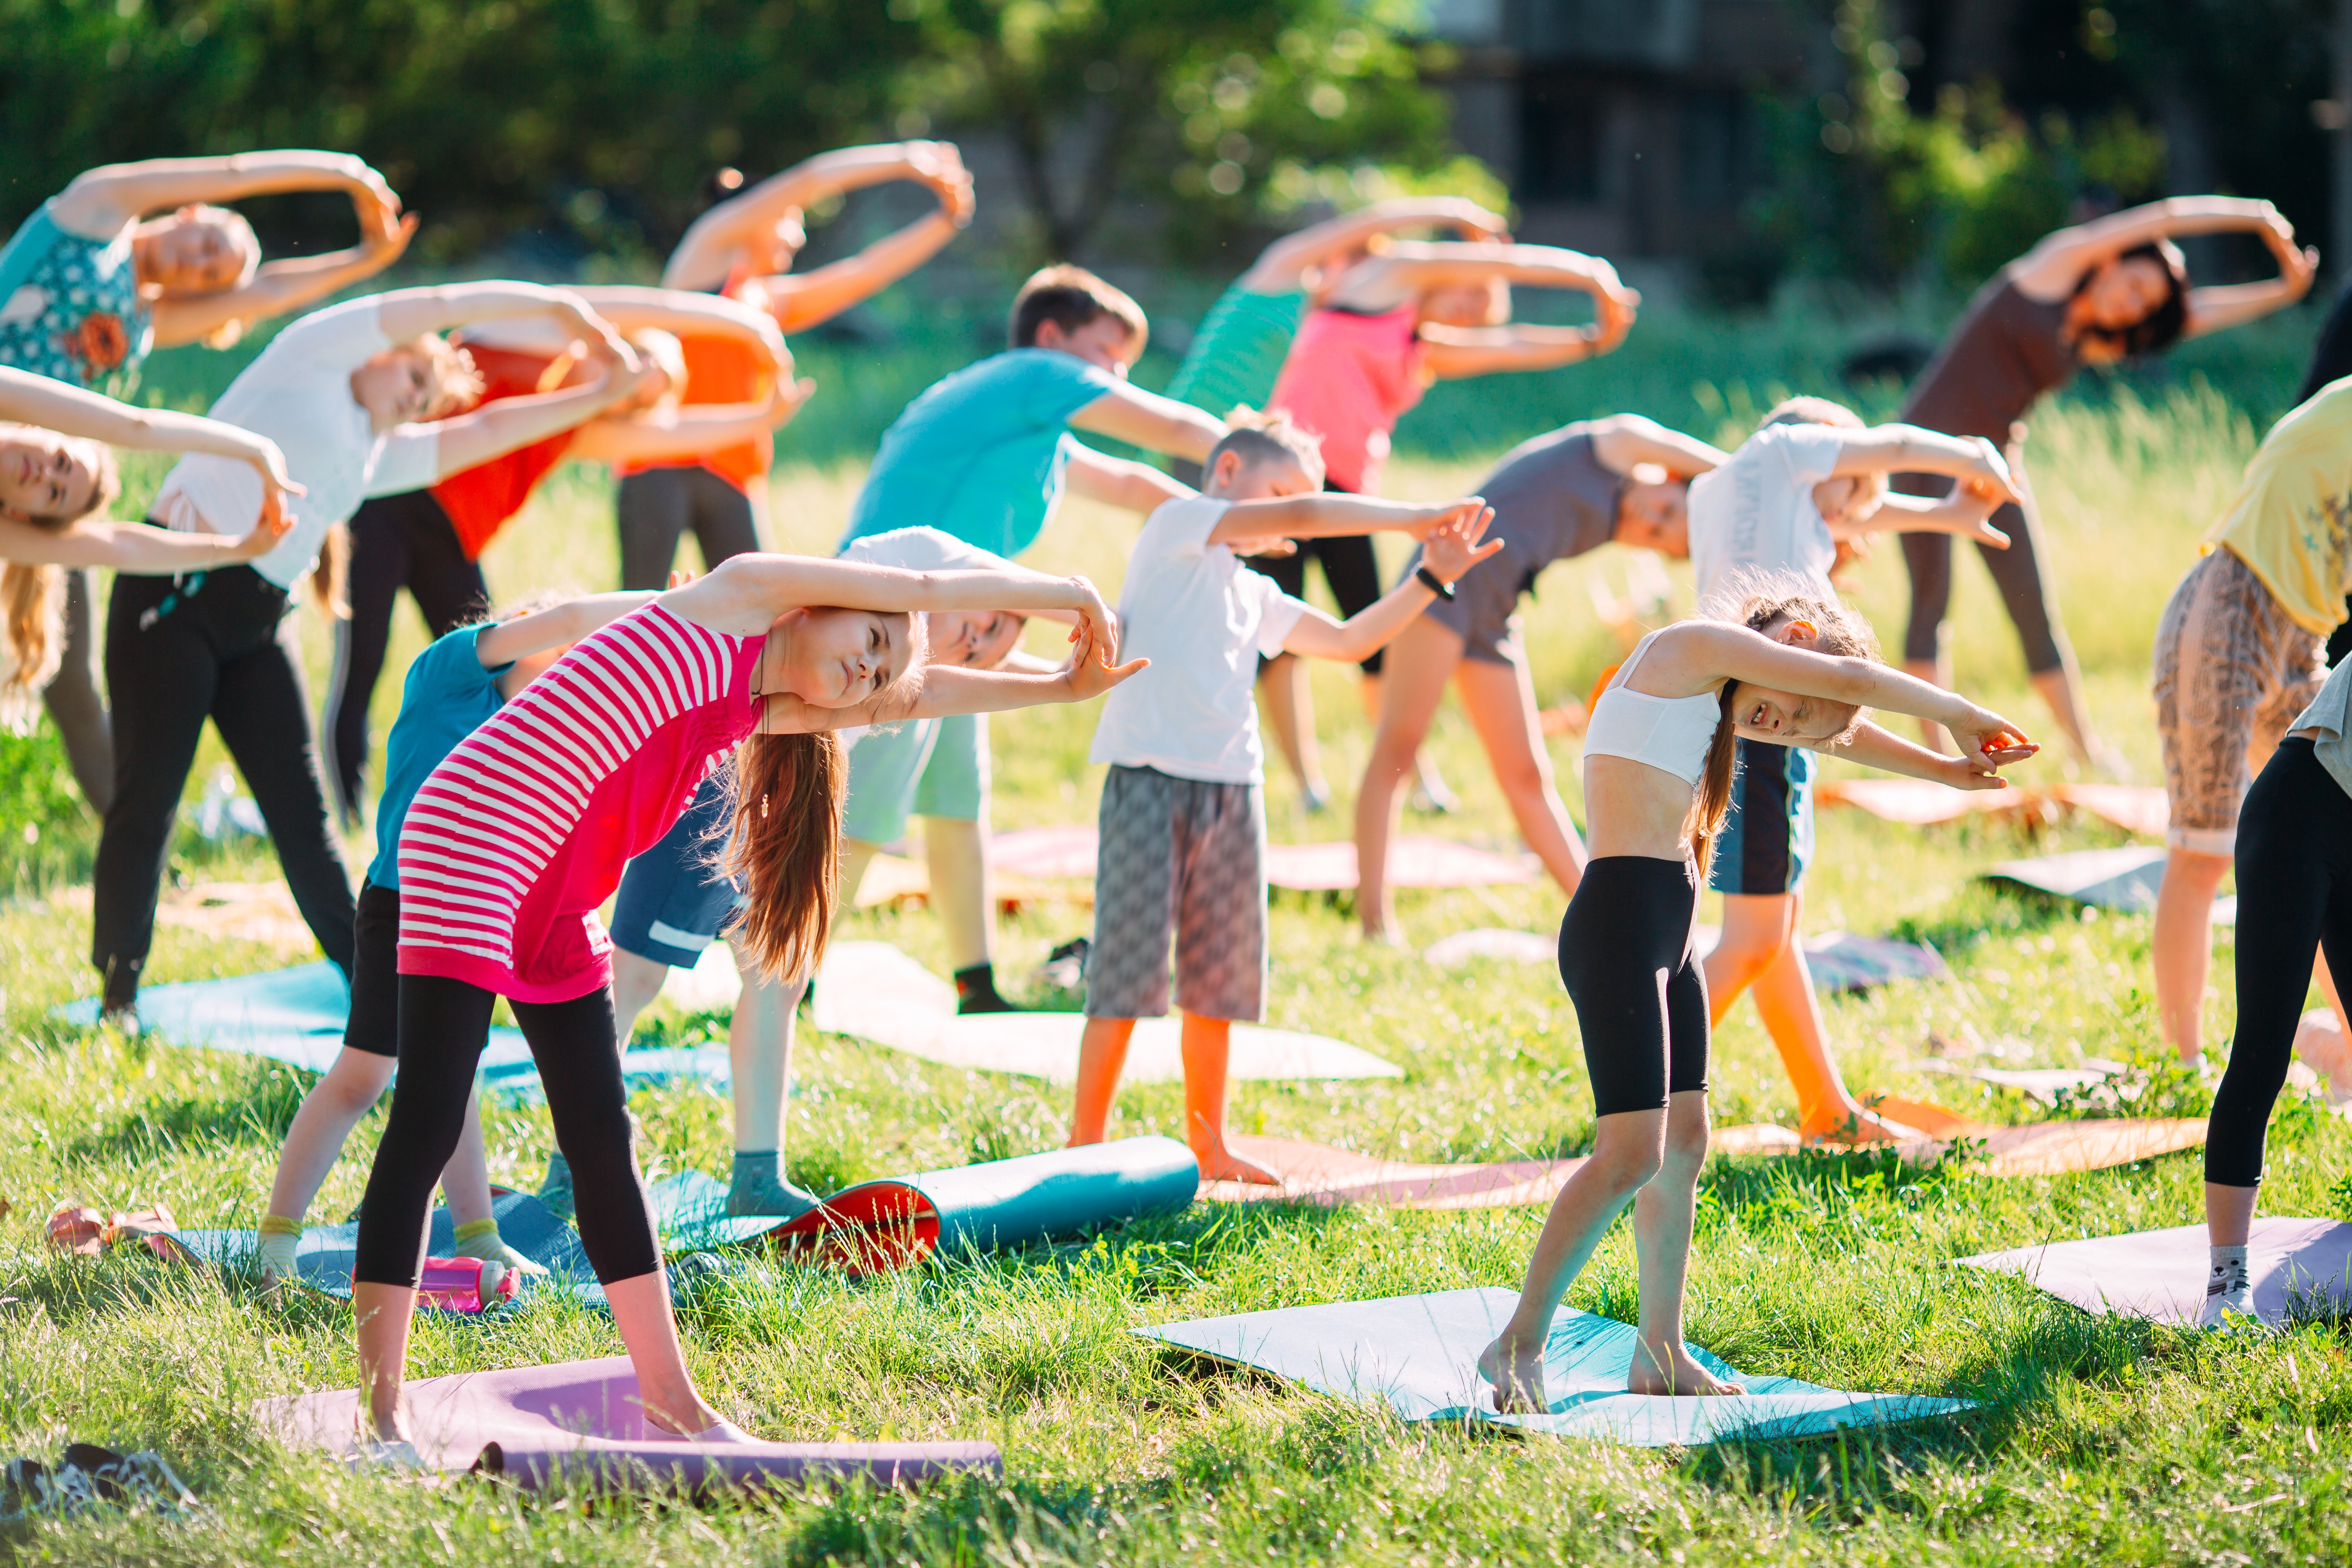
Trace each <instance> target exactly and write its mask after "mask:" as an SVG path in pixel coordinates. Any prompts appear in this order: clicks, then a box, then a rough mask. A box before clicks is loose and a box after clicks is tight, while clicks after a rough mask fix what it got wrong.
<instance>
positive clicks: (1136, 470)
mask: <svg viewBox="0 0 2352 1568" xmlns="http://www.w3.org/2000/svg"><path fill="white" fill-rule="evenodd" d="M1063 478H1064V479H1066V481H1067V482H1068V484H1069V487H1070V489H1072V490H1074V491H1076V493H1077V494H1079V495H1082V496H1084V497H1086V498H1087V500H1098V501H1100V502H1102V503H1103V504H1104V505H1105V506H1115V507H1120V508H1123V509H1124V510H1128V511H1139V512H1143V513H1145V514H1146V515H1149V514H1150V512H1151V511H1152V510H1155V509H1156V508H1158V507H1160V506H1162V505H1164V504H1166V503H1167V502H1169V501H1171V500H1183V499H1184V498H1186V497H1187V496H1190V495H1193V494H1196V493H1198V492H1196V491H1195V490H1194V489H1192V486H1190V485H1187V484H1181V483H1180V482H1178V481H1177V480H1175V479H1171V478H1169V477H1168V476H1167V475H1166V474H1163V473H1161V472H1160V470H1159V469H1158V468H1152V467H1150V465H1148V464H1144V463H1137V462H1130V461H1129V460H1128V459H1127V458H1113V457H1109V456H1108V455H1106V454H1104V453H1101V452H1097V451H1096V450H1095V449H1094V448H1093V447H1088V446H1086V445H1084V444H1083V443H1080V444H1078V449H1077V450H1076V451H1075V452H1073V453H1071V454H1070V462H1069V467H1068V468H1066V469H1064V470H1063Z"/></svg>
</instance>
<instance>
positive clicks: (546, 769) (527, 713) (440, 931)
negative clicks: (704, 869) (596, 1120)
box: [400, 603, 766, 1002]
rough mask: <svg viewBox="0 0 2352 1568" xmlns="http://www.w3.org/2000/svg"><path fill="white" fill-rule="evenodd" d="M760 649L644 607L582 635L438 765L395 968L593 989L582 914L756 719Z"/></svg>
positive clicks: (409, 848)
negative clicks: (754, 684) (754, 678)
mask: <svg viewBox="0 0 2352 1568" xmlns="http://www.w3.org/2000/svg"><path fill="white" fill-rule="evenodd" d="M765 642H766V639H765V638H764V637H728V636H725V635H723V634H721V633H719V632H714V631H710V630H708V629H706V628H705V627H702V626H696V625H695V624H694V623H693V622H691V621H688V620H685V619H682V618H681V617H679V616H676V615H674V614H672V613H671V612H670V611H668V610H666V609H664V608H663V607H662V606H661V605H659V604H657V603H656V604H652V605H646V607H645V608H644V609H642V610H637V611H635V612H634V613H632V614H630V615H627V616H622V617H621V618H620V619H619V620H617V621H614V622H613V623H612V624H611V625H609V626H605V627H604V628H603V629H601V630H599V631H596V632H594V633H593V634H591V635H590V636H589V637H585V638H583V640H582V641H581V642H580V643H579V644H577V645H576V646H575V647H572V651H570V652H569V653H567V654H565V655H564V656H563V657H562V658H561V659H558V660H557V661H556V662H555V664H554V666H553V667H552V668H550V669H549V670H548V671H547V673H546V674H544V675H542V676H541V677H540V678H539V679H536V680H534V681H532V682H531V683H530V685H529V686H527V687H525V688H524V689H523V690H522V693H521V695H520V696H518V697H517V698H516V699H515V700H513V701H511V702H509V703H508V704H507V705H506V706H505V707H503V708H501V709H499V711H498V712H497V713H496V714H495V715H494V716H493V717H492V718H491V719H490V720H489V721H488V722H487V723H485V724H483V725H482V727H481V728H480V729H478V730H476V731H474V732H473V733H472V734H471V735H469V736H467V738H466V739H465V741H464V742H461V743H460V744H459V745H458V746H457V750H455V751H453V752H450V753H449V754H448V756H446V758H444V759H442V762H441V765H440V766H439V767H436V768H435V769H434V770H433V773H432V776H431V777H429V778H427V779H426V780H425V784H424V787H422V788H421V789H419V790H418V791H417V792H416V799H415V804H414V805H411V806H410V807H409V809H408V820H407V822H406V823H405V824H404V825H403V826H402V828H401V833H400V973H403V974H438V975H445V976H447V977H448V978H450V979H453V980H463V981H466V982H467V983H468V984H474V985H478V986H481V987H482V988H483V989H484V990H486V991H494V992H496V993H498V994H500V995H503V996H508V997H511V998H513V999H514V1000H516V1001H519V1002H568V1001H571V1000H572V999H573V998H574V997H578V996H584V995H587V994H589V993H590V992H593V991H595V990H597V989H598V988H599V987H601V986H603V985H604V984H608V983H609V982H610V981H611V979H612V972H613V965H612V942H611V941H610V940H609V939H608V938H607V937H606V936H605V934H604V923H603V922H602V921H599V920H598V919H597V916H596V911H597V910H598V909H599V908H600V907H602V905H603V904H604V900H607V899H609V898H611V897H612V895H613V890H614V889H615V888H617V887H619V886H620V882H621V872H622V869H623V868H625V866H626V865H627V864H628V862H629V859H630V858H631V857H632V856H635V855H637V854H640V853H642V852H643V851H645V850H646V849H649V848H651V847H653V846H654V844H655V843H656V842H657V841H658V840H659V839H660V838H661V837H662V835H663V834H665V833H667V832H668V831H669V829H670V827H671V826H672V825H673V824H675V823H676V822H677V819H678V817H679V816H682V815H683V814H684V813H685V811H686V808H687V806H688V804H689V803H690V802H691V801H692V800H693V798H694V792H695V789H696V788H697V786H698V785H699V784H701V783H702V781H703V780H704V779H706V778H708V777H709V776H710V774H711V773H713V772H715V771H716V770H717V769H718V768H719V765H720V764H721V763H723V762H724V761H725V760H726V756H727V753H728V752H729V750H730V748H732V747H733V746H734V744H735V743H736V742H738V741H740V740H741V739H742V738H743V737H744V736H746V735H748V734H750V733H751V731H752V729H753V727H754V726H755V725H756V724H757V722H758V719H759V712H760V704H759V701H758V700H757V699H755V698H753V697H752V696H751V671H752V668H753V667H754V666H755V665H756V664H757V663H758V661H759V658H760V650H761V647H763V646H764V645H765Z"/></svg>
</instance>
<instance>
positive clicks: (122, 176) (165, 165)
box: [52, 147, 400, 238]
mask: <svg viewBox="0 0 2352 1568" xmlns="http://www.w3.org/2000/svg"><path fill="white" fill-rule="evenodd" d="M336 190H340V191H348V192H350V193H351V195H352V201H353V202H354V203H355V204H361V205H362V211H363V212H364V210H365V208H366V207H367V206H371V205H372V206H376V207H382V208H383V209H385V210H388V211H390V212H391V213H393V214H394V215H397V214H398V213H399V211H400V198H399V197H398V196H396V195H394V194H393V190H392V187H391V186H390V185H388V184H384V179H383V175H382V174H377V173H376V172H375V171H374V170H373V169H372V168H370V167H368V165H367V164H366V163H362V162H361V161H360V160H359V159H357V158H354V157H352V156H350V155H349V154H348V153H320V152H314V151H311V150H310V149H308V148H299V147H297V148H281V149H278V150H276V151H271V152H262V153H231V154H229V155H228V156H227V157H225V158H144V159H142V160H140V161H139V162H137V163H108V164H104V165H102V166H100V167H99V168H95V169H86V170H84V171H83V172H82V173H81V174H78V175H76V176H75V177H74V181H73V183H72V184H69V185H68V186H67V187H66V188H65V189H64V190H63V191H62V192H60V193H59V194H58V198H57V205H56V206H55V207H54V208H53V209H52V212H53V215H54V216H55V217H56V218H57V220H58V223H59V224H60V225H62V226H65V227H66V228H68V229H70V230H72V231H73V232H74V233H76V234H82V235H88V236H89V237H92V238H98V237H103V236H110V235H113V234H116V233H118V232H120V231H121V228H122V226H123V225H125V224H128V223H131V222H135V221H136V220H137V219H138V218H139V217H140V216H142V215H144V214H147V213H151V212H160V211H162V210H163V209H164V208H166V207H180V206H188V205H194V204H197V203H202V202H233V201H237V200H239V199H241V198H243V197H246V196H265V195H276V194H278V193H280V192H285V191H336ZM364 226H365V224H364V223H362V227H364Z"/></svg>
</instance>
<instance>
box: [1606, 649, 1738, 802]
mask: <svg viewBox="0 0 2352 1568" xmlns="http://www.w3.org/2000/svg"><path fill="white" fill-rule="evenodd" d="M1657 635H1658V634H1657V633H1655V632H1652V633H1651V634H1650V635H1649V637H1643V639H1642V642H1641V646H1640V647H1636V648H1635V649H1634V650H1633V658H1629V659H1627V660H1626V661H1625V667H1624V668H1622V669H1621V670H1619V671H1618V672H1617V679H1615V680H1613V681H1612V682H1610V684H1609V689H1607V690H1606V691H1603V692H1602V693H1601V700H1599V701H1598V702H1595V703H1594V704H1593V705H1592V719H1591V722H1590V723H1589V724H1587V725H1586V726H1585V731H1584V754H1585V755H1586V756H1588V757H1623V758H1624V759H1625V760H1626V761H1628V762H1633V763H1648V764H1649V765H1650V766H1651V767H1654V768H1656V769H1659V770H1660V771H1662V772H1664V773H1672V774H1674V775H1675V777H1676V778H1678V779H1680V780H1682V781H1683V783H1685V784H1688V785H1690V786H1691V787H1692V788H1693V789H1696V788H1697V787H1698V781H1699V777H1700V775H1701V774H1703V773H1706V752H1707V748H1708V747H1709V746H1711V745H1713V744H1714V743H1715V731H1716V727H1717V725H1719V724H1721V723H1722V722H1723V699H1722V697H1721V695H1720V694H1719V693H1717V692H1713V691H1702V692H1700V693H1699V694H1698V695H1696V697H1653V696H1651V695H1650V694H1649V693H1648V692H1646V691H1636V690H1634V689H1633V688H1632V687H1630V686H1628V685H1626V684H1625V682H1626V681H1627V680H1628V679H1630V678H1631V677H1632V676H1633V668H1634V666H1636V665H1638V664H1640V663H1641V662H1642V656H1643V654H1645V653H1647V652H1649V651H1650V643H1651V641H1652V640H1653V639H1654V638H1655V637H1657Z"/></svg>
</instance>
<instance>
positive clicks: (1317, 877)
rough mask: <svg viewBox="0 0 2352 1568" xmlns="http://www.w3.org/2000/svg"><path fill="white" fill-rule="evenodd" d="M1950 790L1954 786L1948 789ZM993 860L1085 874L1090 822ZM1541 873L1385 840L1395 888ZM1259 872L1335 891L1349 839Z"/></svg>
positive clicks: (1477, 853) (1005, 849)
mask: <svg viewBox="0 0 2352 1568" xmlns="http://www.w3.org/2000/svg"><path fill="white" fill-rule="evenodd" d="M1956 793H1957V792H1956ZM989 857H990V859H991V860H992V862H993V864H994V865H995V867H996V868H997V869H998V870H1000V871H1003V872H1005V873H1007V874H1008V875H1011V876H1016V877H1038V878H1053V877H1092V876H1093V875H1094V874H1095V830H1094V829H1093V828H1091V827H1081V826H1063V827H1024V828H1021V829H1019V830H1017V831H1015V832H1012V833H1000V834H998V835H997V836H996V837H994V838H992V839H991V840H990V841H989ZM1539 875H1541V872H1540V870H1539V869H1538V868H1537V867H1536V865H1535V864H1534V863H1533V861H1532V860H1531V859H1530V858H1528V857H1527V856H1524V855H1498V854H1496V853H1495V852H1494V851H1493V850H1491V849H1481V848H1479V847H1477V846H1475V845H1474V844H1458V843H1455V842H1454V840H1452V839H1448V838H1428V837H1402V838H1396V839H1391V841H1390V843H1389V885H1390V886H1391V887H1395V888H1477V887H1490V886H1494V885H1496V884H1499V883H1505V882H1532V881H1534V880H1535V879H1537V877H1538V876H1539ZM1265 879H1266V880H1267V881H1268V882H1270V883H1272V884H1273V885H1274V886H1276V887H1277V888H1289V889H1295V890H1297V891H1302V892H1343V891H1345V890H1347V889H1350V888H1353V887H1354V886H1355V885H1356V846H1355V844H1354V842H1353V841H1351V840H1349V839H1344V838H1342V839H1335V840H1329V841H1327V842H1325V843H1321V844H1269V845H1267V846H1266V848H1265Z"/></svg>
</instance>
